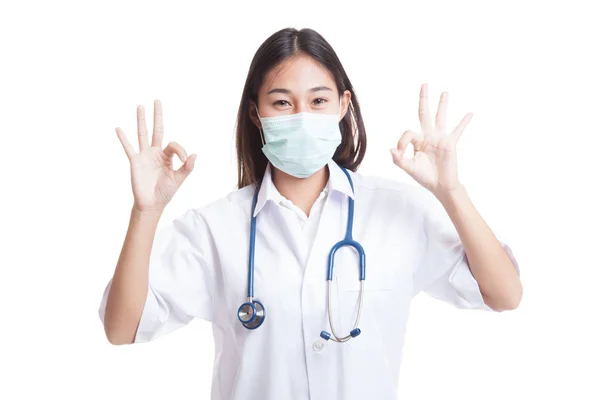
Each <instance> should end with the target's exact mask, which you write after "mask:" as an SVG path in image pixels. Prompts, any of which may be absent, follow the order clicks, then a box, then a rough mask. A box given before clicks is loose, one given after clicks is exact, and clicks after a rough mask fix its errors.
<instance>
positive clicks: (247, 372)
mask: <svg viewBox="0 0 600 400" xmlns="http://www.w3.org/2000/svg"><path fill="white" fill-rule="evenodd" d="M447 104H448V94H447V93H445V92H444V93H442V95H441V97H440V101H439V106H438V109H437V112H436V114H435V119H432V117H431V115H430V112H429V104H428V92H427V85H423V86H422V87H421V93H420V100H419V119H420V123H421V132H420V133H416V132H413V131H410V130H407V131H405V132H404V133H403V134H402V136H401V137H400V140H399V141H398V144H397V146H396V147H395V148H393V149H391V158H392V160H393V163H394V164H395V165H396V166H398V167H400V168H402V169H403V170H404V171H406V172H407V173H408V174H409V175H410V176H411V177H413V178H414V180H415V181H417V182H418V185H416V184H415V185H413V184H407V183H401V182H396V181H393V180H389V179H383V178H380V177H373V176H364V175H361V174H359V173H357V172H356V171H357V169H358V167H359V165H360V163H361V161H362V159H363V156H364V154H365V150H366V134H365V126H364V123H363V119H362V116H361V111H360V106H359V101H358V98H357V95H356V93H355V91H354V88H353V87H352V84H351V82H350V79H349V78H348V76H347V75H346V72H345V71H344V68H343V67H342V65H341V63H340V60H339V59H338V57H337V55H336V54H335V52H334V50H333V49H332V48H331V46H330V45H329V44H328V43H327V41H325V39H324V38H323V37H322V36H320V35H319V34H318V33H317V32H315V31H313V30H311V29H302V30H296V29H292V28H288V29H282V30H280V31H278V32H276V33H275V34H273V35H272V36H271V37H269V38H268V39H267V40H266V41H265V42H264V43H263V44H262V45H261V46H260V48H259V49H258V51H257V53H256V54H255V56H254V59H253V60H252V63H251V65H250V69H249V72H248V77H247V79H246V84H245V86H244V90H243V93H242V98H241V102H240V106H239V112H238V116H237V118H238V123H237V132H236V134H237V136H236V147H237V158H238V178H239V179H238V189H237V190H235V191H233V192H232V193H230V194H229V195H227V196H226V197H224V198H222V199H220V200H218V201H215V202H213V203H211V204H208V205H205V206H203V207H199V208H194V209H190V210H188V211H187V212H185V213H183V214H182V215H181V216H180V217H178V218H177V219H175V220H174V221H173V222H172V223H171V224H170V225H168V226H166V227H164V228H161V229H159V230H158V232H157V224H158V221H159V218H160V216H161V213H162V211H163V210H164V208H165V207H166V205H167V204H168V202H169V200H171V198H172V197H173V196H174V195H175V192H176V191H177V189H178V188H179V186H180V185H181V184H182V183H183V182H184V180H185V179H186V177H187V176H188V175H189V174H190V173H191V172H192V170H193V168H194V161H195V159H196V155H194V154H192V155H188V154H187V152H186V151H185V150H184V148H183V147H182V146H181V145H179V144H178V143H175V142H171V143H169V144H168V145H166V146H165V147H164V148H163V120H162V108H161V103H160V102H159V101H158V100H157V101H155V102H154V123H153V133H152V139H151V142H150V140H149V138H148V133H147V128H146V120H145V113H144V109H143V108H142V107H141V106H139V107H138V109H137V120H138V142H139V151H136V150H135V149H134V147H133V146H132V145H131V144H130V142H129V141H128V139H127V137H126V136H125V134H124V133H123V131H122V130H121V129H119V128H117V129H116V131H117V136H118V138H119V140H120V141H121V144H122V145H123V147H124V149H125V153H126V154H127V157H128V158H129V160H130V162H131V180H132V187H133V195H134V202H133V207H132V210H131V219H130V222H129V229H128V231H127V235H126V237H125V241H124V244H123V249H122V251H121V254H120V257H119V259H118V262H117V266H116V269H115V272H114V275H113V278H112V279H111V280H110V281H109V282H108V285H107V286H106V290H105V291H104V295H103V298H102V302H101V305H100V310H99V314H100V318H101V320H102V322H103V324H104V329H105V332H106V336H107V338H108V340H109V342H110V343H112V344H115V345H116V344H126V343H141V342H147V341H150V340H154V339H156V338H158V337H160V336H163V335H165V334H167V333H169V332H172V331H173V330H175V329H178V328H180V327H182V326H185V325H186V324H188V323H189V322H190V321H191V320H192V319H194V318H201V319H204V320H206V321H210V322H211V323H212V327H213V333H214V338H215V346H216V348H215V360H214V373H213V383H212V389H211V393H212V398H213V399H260V400H270V399H277V400H280V399H311V400H320V399H327V400H335V399H345V400H348V399H364V398H365V397H367V396H370V397H371V398H376V399H379V400H384V399H395V398H396V393H397V391H398V390H397V382H398V377H399V365H400V360H401V354H402V345H403V341H404V340H403V338H404V333H405V326H406V322H407V318H408V312H409V306H410V303H411V299H412V298H413V297H414V296H415V295H416V294H417V293H419V292H421V291H425V292H427V293H428V294H430V295H432V296H434V297H436V298H438V299H440V300H442V301H445V302H448V303H451V304H453V305H454V306H456V307H459V308H469V309H482V310H490V311H503V310H511V309H514V308H516V307H517V305H518V304H519V302H520V299H521V293H522V287H521V283H520V278H519V268H518V265H517V261H516V260H515V258H514V256H513V254H512V252H511V250H510V247H508V245H507V244H505V243H504V242H500V241H499V240H498V239H496V237H495V235H494V234H493V232H492V231H491V230H490V228H489V227H488V226H487V225H486V223H485V221H484V220H483V219H482V217H481V216H480V215H479V213H478V212H477V210H476V209H475V207H474V206H473V204H472V203H471V200H470V199H469V196H468V194H467V191H466V189H465V187H464V186H463V185H462V184H461V182H460V180H459V178H458V174H457V154H456V143H457V141H458V139H459V138H460V136H461V134H462V133H463V131H464V129H465V127H466V126H467V124H468V123H469V120H470V118H471V114H467V115H466V116H465V117H464V118H463V119H462V121H461V122H460V123H459V124H458V125H457V126H456V127H455V128H454V129H452V130H449V129H448V128H447V124H446V107H447ZM409 143H410V144H412V145H413V148H414V156H413V157H412V158H410V157H406V155H405V150H406V148H407V145H408V144H409ZM174 155H176V156H177V157H179V159H180V160H181V161H182V162H183V164H182V166H181V167H180V168H179V169H177V170H174V169H173V164H172V158H173V156H174ZM155 233H156V235H155Z"/></svg>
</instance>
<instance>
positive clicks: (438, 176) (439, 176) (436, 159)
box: [390, 84, 473, 197]
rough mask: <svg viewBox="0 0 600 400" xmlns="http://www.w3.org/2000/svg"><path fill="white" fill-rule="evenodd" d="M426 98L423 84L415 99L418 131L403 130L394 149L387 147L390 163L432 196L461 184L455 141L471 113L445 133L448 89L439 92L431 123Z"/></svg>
mask: <svg viewBox="0 0 600 400" xmlns="http://www.w3.org/2000/svg"><path fill="white" fill-rule="evenodd" d="M428 102H429V99H428V97H427V84H423V85H422V86H421V93H420V99H419V120H420V121H421V131H422V133H421V134H416V133H415V132H413V131H410V130H407V131H405V132H404V134H403V135H402V137H401V138H400V140H399V141H398V145H397V148H396V149H390V151H391V153H392V159H393V161H394V164H396V165H397V166H398V167H400V168H402V169H403V170H404V171H406V172H407V173H408V174H409V175H410V176H412V177H413V178H414V179H415V180H416V181H417V182H419V184H421V186H423V187H425V188H426V189H428V190H429V191H430V192H432V193H433V194H434V195H436V197H438V196H439V195H440V194H443V193H445V192H448V191H451V190H454V189H456V188H457V187H459V186H460V185H461V183H460V182H459V180H458V166H457V157H456V143H457V142H458V139H459V138H460V135H461V134H462V132H463V130H464V129H465V127H466V126H467V124H468V123H469V121H470V120H471V117H472V116H473V114H472V113H468V114H467V115H465V116H464V117H463V119H462V121H461V122H460V123H459V124H458V126H457V127H456V128H454V130H453V131H452V132H451V133H450V134H448V135H447V134H446V107H447V104H448V93H447V92H443V93H442V95H441V96H440V103H439V106H438V110H437V113H436V117H435V125H432V122H431V118H430V116H429V103H428ZM409 143H412V145H413V148H414V156H413V158H412V159H411V158H405V156H404V152H405V151H406V146H407V145H408V144H409Z"/></svg>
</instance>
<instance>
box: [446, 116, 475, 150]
mask: <svg viewBox="0 0 600 400" xmlns="http://www.w3.org/2000/svg"><path fill="white" fill-rule="evenodd" d="M471 118H473V113H467V115H465V116H464V117H463V119H462V121H460V123H459V124H458V125H457V126H456V128H454V130H453V131H452V133H451V134H450V137H451V139H452V140H453V141H454V142H455V143H456V141H458V139H460V135H462V133H463V131H464V130H465V128H466V127H467V125H468V124H469V122H471Z"/></svg>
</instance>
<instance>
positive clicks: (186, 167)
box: [175, 154, 196, 185]
mask: <svg viewBox="0 0 600 400" xmlns="http://www.w3.org/2000/svg"><path fill="white" fill-rule="evenodd" d="M195 161H196V154H192V155H190V156H189V157H188V158H187V159H186V160H185V162H184V163H183V164H182V165H181V167H179V169H178V170H177V171H175V181H176V182H177V185H181V184H182V183H183V181H184V180H185V178H187V177H188V175H189V174H190V173H191V172H192V171H193V170H194V162H195Z"/></svg>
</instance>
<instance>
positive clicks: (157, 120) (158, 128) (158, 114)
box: [152, 100, 164, 147]
mask: <svg viewBox="0 0 600 400" xmlns="http://www.w3.org/2000/svg"><path fill="white" fill-rule="evenodd" d="M163 131H164V129H163V115H162V104H161V102H160V100H154V126H153V132H152V146H156V147H162V139H163Z"/></svg>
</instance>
